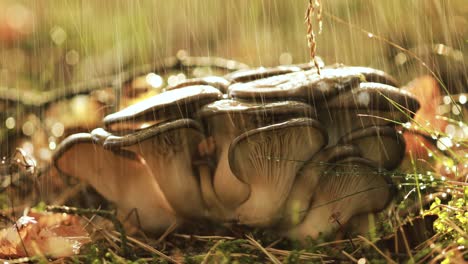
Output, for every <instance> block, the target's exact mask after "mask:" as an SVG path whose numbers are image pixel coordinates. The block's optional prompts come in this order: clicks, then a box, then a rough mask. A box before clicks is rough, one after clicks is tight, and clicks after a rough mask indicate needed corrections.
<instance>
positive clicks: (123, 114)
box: [104, 85, 222, 132]
mask: <svg viewBox="0 0 468 264" xmlns="http://www.w3.org/2000/svg"><path fill="white" fill-rule="evenodd" d="M221 96H222V94H221V92H220V91H219V90H218V89H216V88H214V87H211V86H208V85H197V86H188V87H184V88H180V89H175V90H171V91H167V92H164V93H160V94H158V95H155V96H153V97H150V98H148V99H146V100H143V101H140V102H138V103H136V104H134V105H131V106H129V107H127V108H125V109H122V110H121V111H118V112H116V113H113V114H110V115H108V116H106V117H105V118H104V125H105V127H106V129H107V130H108V131H111V132H122V131H128V130H129V131H135V130H139V129H142V128H145V127H148V126H152V125H156V124H159V123H162V122H166V121H170V120H174V119H178V118H186V117H191V116H192V114H193V113H195V111H196V110H197V109H199V108H200V107H202V106H203V105H205V104H208V103H210V102H213V101H215V100H218V99H220V98H221Z"/></svg>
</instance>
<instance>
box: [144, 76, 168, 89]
mask: <svg viewBox="0 0 468 264" xmlns="http://www.w3.org/2000/svg"><path fill="white" fill-rule="evenodd" d="M146 82H147V83H148V84H149V85H151V87H153V88H159V87H161V86H162V85H163V83H164V80H163V78H162V77H161V76H159V75H157V74H156V73H154V72H152V73H149V74H148V75H146Z"/></svg>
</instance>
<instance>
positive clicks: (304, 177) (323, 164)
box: [282, 145, 361, 227]
mask: <svg viewBox="0 0 468 264" xmlns="http://www.w3.org/2000/svg"><path fill="white" fill-rule="evenodd" d="M360 155H361V152H360V150H359V149H358V148H357V147H355V146H353V145H336V146H331V147H328V148H325V149H322V150H321V151H319V152H317V153H316V154H315V155H313V156H312V158H311V159H310V160H309V161H307V163H306V164H305V165H304V166H303V167H302V168H301V170H300V171H299V173H298V174H297V176H296V180H295V181H294V185H293V187H292V189H291V193H290V194H289V197H288V200H287V201H286V207H285V208H286V209H285V213H284V218H283V219H282V226H283V227H291V226H292V225H296V224H298V223H299V222H301V221H302V220H303V219H304V217H305V215H306V214H307V209H308V208H309V205H310V202H311V199H312V196H313V194H314V193H315V192H316V191H321V190H317V189H316V187H317V184H318V182H319V180H320V178H321V176H322V173H323V172H324V171H325V170H327V169H328V168H329V167H330V166H332V165H333V163H335V162H337V161H340V160H343V159H345V158H348V157H358V156H360Z"/></svg>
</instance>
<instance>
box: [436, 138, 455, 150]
mask: <svg viewBox="0 0 468 264" xmlns="http://www.w3.org/2000/svg"><path fill="white" fill-rule="evenodd" d="M451 147H453V142H452V139H451V138H449V137H442V138H439V140H437V148H438V149H440V150H447V149H448V148H451Z"/></svg>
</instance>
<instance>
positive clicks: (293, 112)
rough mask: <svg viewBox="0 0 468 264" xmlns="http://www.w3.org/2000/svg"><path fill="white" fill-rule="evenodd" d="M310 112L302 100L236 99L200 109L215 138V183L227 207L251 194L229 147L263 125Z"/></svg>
mask: <svg viewBox="0 0 468 264" xmlns="http://www.w3.org/2000/svg"><path fill="white" fill-rule="evenodd" d="M310 112H311V107H310V106H309V105H307V104H305V103H301V102H294V101H282V102H274V103H264V104H260V103H253V102H241V101H238V100H233V99H224V100H219V101H216V102H213V103H211V104H209V105H206V106H204V107H203V108H202V109H201V110H200V111H199V115H200V117H201V118H202V120H203V121H204V123H206V126H207V133H208V134H209V135H210V136H211V137H213V139H214V141H215V144H216V155H215V160H216V161H217V167H216V170H215V174H214V177H213V184H214V189H215V192H216V194H217V196H218V197H219V200H220V202H221V203H222V204H223V205H224V206H225V207H226V208H230V209H235V208H236V207H237V206H239V205H240V204H241V203H242V202H244V201H245V200H246V199H247V198H248V195H249V193H250V189H249V186H248V185H247V184H245V183H243V182H241V181H239V179H237V178H236V177H235V176H234V175H233V174H232V172H231V170H230V168H229V163H228V150H229V146H230V144H231V142H232V141H233V140H234V138H236V137H237V136H239V135H240V134H242V133H244V132H246V131H248V130H251V129H255V128H258V127H261V126H266V125H271V124H274V123H279V122H282V121H284V120H287V119H290V118H294V117H305V116H308V115H309V114H310Z"/></svg>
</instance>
